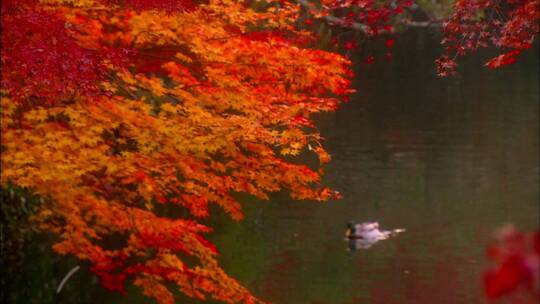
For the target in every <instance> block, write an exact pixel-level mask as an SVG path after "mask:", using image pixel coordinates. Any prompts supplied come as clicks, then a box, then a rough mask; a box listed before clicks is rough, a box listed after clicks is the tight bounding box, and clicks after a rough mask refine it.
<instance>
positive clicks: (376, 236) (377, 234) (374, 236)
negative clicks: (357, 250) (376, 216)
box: [345, 221, 405, 248]
mask: <svg viewBox="0 0 540 304" xmlns="http://www.w3.org/2000/svg"><path fill="white" fill-rule="evenodd" d="M404 231H405V229H394V230H380V229H379V222H364V223H359V224H355V223H353V222H352V221H349V222H348V223H347V229H346V230H345V238H346V240H349V241H358V242H360V243H362V244H361V245H362V246H360V247H362V248H369V247H371V245H373V244H375V243H376V242H378V241H380V240H386V239H388V238H390V237H393V236H396V235H398V234H399V233H401V232H404Z"/></svg>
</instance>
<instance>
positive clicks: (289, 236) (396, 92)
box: [19, 31, 539, 304]
mask: <svg viewBox="0 0 540 304" xmlns="http://www.w3.org/2000/svg"><path fill="white" fill-rule="evenodd" d="M438 39H439V38H438V37H436V36H435V35H433V34H430V33H428V32H425V31H411V32H409V33H406V34H403V35H402V36H400V37H398V38H397V42H396V49H395V51H394V59H393V61H391V62H387V63H382V62H381V63H380V64H379V63H378V64H375V65H374V66H370V67H366V66H363V65H358V66H357V70H356V73H357V74H358V77H357V79H356V80H355V87H356V88H358V90H359V92H358V94H356V95H355V96H354V97H353V98H352V100H351V102H349V103H347V104H344V105H343V106H342V108H341V109H340V110H339V111H338V112H336V113H331V114H325V115H321V116H320V117H318V121H319V126H320V129H321V131H322V134H323V135H324V136H325V137H326V146H327V148H328V150H329V152H330V153H331V154H332V156H333V160H332V162H331V164H330V165H329V166H328V167H327V168H326V172H327V175H326V177H325V184H326V185H328V186H331V187H333V188H334V189H336V190H339V191H340V192H341V193H342V194H343V196H344V199H343V200H340V201H335V202H330V203H323V204H321V203H315V202H297V201H292V200H290V199H288V198H286V196H284V195H276V196H275V197H274V198H273V199H272V201H270V202H255V201H250V200H246V203H245V204H244V205H245V211H246V215H247V217H246V220H245V221H243V222H240V223H236V222H232V221H231V220H229V219H228V218H227V217H226V216H224V215H219V216H218V217H217V218H216V219H214V222H212V225H213V226H214V227H215V228H216V233H215V234H214V235H213V236H212V240H213V241H214V242H215V243H216V244H217V246H218V248H219V249H220V252H221V258H220V261H221V263H222V265H223V267H224V268H225V270H226V271H228V273H229V274H231V275H232V276H233V277H236V278H237V279H238V280H240V281H241V282H243V283H244V284H245V285H246V286H248V287H249V288H250V290H252V292H253V293H254V294H256V295H257V296H259V297H260V298H262V299H264V300H268V301H271V302H274V303H283V304H303V303H313V304H315V303H319V304H322V303H329V304H334V303H340V304H341V303H343V304H352V303H380V304H393V303H396V304H398V303H399V304H407V303H420V304H421V303H434V302H437V303H438V304H444V303H448V304H460V303H464V304H465V303H467V304H468V303H483V302H484V300H483V293H482V287H481V273H482V271H483V269H485V267H486V265H487V264H486V259H485V254H484V252H485V245H486V244H487V243H488V241H489V239H490V235H491V234H492V232H493V231H494V230H495V229H497V228H498V227H500V226H501V225H503V224H505V223H508V222H510V223H515V224H516V225H517V226H518V227H520V228H522V229H527V230H529V229H533V228H535V227H538V225H539V215H538V213H539V188H538V182H539V157H538V151H539V117H538V116H539V88H538V81H539V79H538V78H539V76H538V75H539V71H538V55H537V50H533V51H530V52H529V53H528V54H527V56H525V57H524V58H522V61H520V62H519V63H518V64H516V65H514V66H512V67H509V68H506V69H503V70H499V71H492V70H486V69H484V68H482V67H481V65H482V61H481V60H480V59H481V58H484V59H485V58H486V57H485V56H483V55H482V54H480V55H478V56H477V57H475V56H473V57H474V58H471V59H469V60H468V61H467V62H464V63H463V64H462V68H461V70H460V73H461V74H460V75H461V76H458V77H455V78H451V79H440V78H438V77H436V76H435V71H434V64H433V60H434V59H435V58H436V57H437V56H438V54H439V51H440V50H439V46H438V43H439V40H438ZM353 57H354V55H353ZM348 220H354V221H367V220H376V221H379V222H380V224H381V226H382V227H383V228H388V229H393V228H405V229H407V232H405V233H403V234H401V235H399V236H398V237H397V238H394V239H390V240H386V241H381V242H379V243H377V244H375V245H374V246H373V247H371V248H369V249H368V250H357V251H349V250H348V244H347V242H345V241H344V239H343V236H344V230H345V223H346V222H347V221H348ZM36 252H38V251H36ZM39 257H45V258H47V260H46V261H48V262H47V263H55V265H56V266H53V265H47V264H44V262H39V260H37V259H38V258H39ZM35 258H36V262H35V263H34V264H32V263H30V264H28V263H27V264H25V265H27V266H25V267H24V270H22V271H26V272H27V274H26V277H28V278H33V279H32V282H26V284H27V287H32V286H33V287H32V288H28V289H25V290H31V293H32V294H29V295H28V299H32V300H28V301H24V300H23V301H20V302H19V303H44V302H42V301H39V298H42V299H45V298H47V299H49V294H50V291H51V290H54V288H55V285H54V284H53V281H56V282H58V281H59V280H60V279H61V278H62V276H63V275H64V274H65V273H66V272H67V271H68V270H69V269H70V268H71V267H73V266H74V265H75V264H76V263H75V261H67V262H66V261H65V260H60V259H59V258H57V257H51V256H49V257H47V256H42V255H41V256H39V255H38V256H37V257H35ZM56 263H58V264H56ZM28 265H30V266H28ZM50 266H53V267H52V268H53V269H52V270H51V267H50ZM39 280H43V281H46V282H48V283H47V284H49V285H50V286H48V287H42V288H41V289H40V288H39V286H43V284H42V283H39V282H38V281H39ZM19 298H20V297H19ZM88 299H91V300H90V302H88V301H89V300H88ZM53 302H54V303H60V302H62V303H86V302H88V303H148V301H147V299H146V298H143V297H141V296H139V295H138V291H137V290H136V289H133V292H132V293H130V296H129V297H127V298H122V297H120V296H118V295H110V294H108V293H107V292H106V291H103V290H102V289H101V288H99V287H98V286H97V285H96V282H95V281H93V280H92V279H91V276H90V275H89V274H88V273H87V272H85V271H84V270H82V271H80V272H79V273H77V274H76V275H75V276H74V277H73V278H72V279H71V280H70V282H69V284H68V285H66V288H65V291H63V296H62V297H60V298H57V299H55V300H54V301H53ZM181 303H195V302H194V301H193V300H185V301H182V302H181Z"/></svg>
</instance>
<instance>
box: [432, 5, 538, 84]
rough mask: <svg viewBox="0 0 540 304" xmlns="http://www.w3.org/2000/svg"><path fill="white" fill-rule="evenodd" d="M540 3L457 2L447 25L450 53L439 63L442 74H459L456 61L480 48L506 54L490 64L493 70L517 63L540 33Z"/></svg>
mask: <svg viewBox="0 0 540 304" xmlns="http://www.w3.org/2000/svg"><path fill="white" fill-rule="evenodd" d="M539 5H540V1H538V0H457V1H456V2H455V4H454V10H453V13H452V15H451V16H450V18H449V19H448V20H447V21H446V22H445V24H444V29H443V33H444V39H443V41H442V42H443V44H444V45H446V54H445V55H443V56H442V57H441V58H439V59H438V60H437V68H438V71H439V75H441V76H447V75H451V74H455V70H456V67H457V63H456V60H457V59H458V58H459V57H462V56H464V55H465V54H467V53H470V52H474V51H476V50H478V49H480V48H485V47H488V46H495V47H497V48H501V49H503V50H504V52H503V53H502V54H500V55H498V56H496V57H494V58H492V59H490V60H489V61H488V62H486V66H487V67H489V68H499V67H502V66H505V65H508V64H512V63H515V62H516V61H517V58H518V56H519V55H520V54H521V53H522V52H523V51H524V50H527V49H529V48H530V47H531V46H532V44H533V42H534V39H535V37H536V35H537V34H538V31H539V23H538V22H539V19H540V8H539Z"/></svg>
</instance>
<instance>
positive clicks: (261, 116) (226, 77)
mask: <svg viewBox="0 0 540 304" xmlns="http://www.w3.org/2000/svg"><path fill="white" fill-rule="evenodd" d="M299 9H300V8H299V6H297V5H295V4H294V3H291V2H288V1H273V2H268V3H267V4H266V5H265V6H264V7H258V8H257V9H254V8H252V7H251V6H250V5H249V4H248V3H244V2H239V1H231V0H212V1H208V2H205V3H196V2H191V1H188V0H182V1H172V0H170V1H163V0H161V1H158V0H155V1H150V0H148V1H136V0H132V1H107V0H103V1H92V0H80V1H68V0H43V1H32V0H25V1H13V0H8V1H3V2H2V28H3V29H4V30H3V31H2V37H1V39H2V65H3V69H2V98H1V106H2V113H1V115H2V116H1V118H2V120H1V131H2V158H1V164H2V175H1V178H2V185H8V184H14V185H17V186H19V187H26V188H28V189H31V190H32V191H33V192H34V193H35V194H37V195H40V196H42V197H43V198H45V199H44V201H43V203H42V204H41V205H40V208H39V212H38V214H37V215H36V216H35V217H34V220H35V221H37V222H38V223H40V227H41V228H42V229H44V230H47V231H52V232H54V233H56V234H57V235H58V236H59V237H60V240H59V241H58V243H56V244H55V245H54V250H55V251H56V252H58V253H60V254H64V255H65V254H69V255H74V256H76V257H77V258H79V259H81V260H85V261H87V262H88V263H89V264H90V267H91V270H92V271H93V272H94V273H95V274H96V275H97V276H98V277H99V278H100V281H101V283H102V285H103V286H104V287H106V288H108V289H110V290H113V291H118V292H125V291H124V288H125V284H126V283H127V282H132V283H133V284H135V285H137V286H140V287H141V288H142V290H143V293H144V294H146V295H148V296H151V297H154V298H155V299H156V300H157V301H158V302H160V303H173V301H174V297H173V294H172V292H171V290H169V288H168V287H167V286H172V285H176V288H177V289H179V290H180V291H181V292H183V293H184V294H186V295H188V296H191V297H197V298H200V299H205V298H207V297H213V298H215V299H218V300H222V301H226V302H246V303H253V302H257V301H259V300H257V299H256V298H255V297H254V296H252V295H251V294H250V292H249V291H248V290H246V289H245V288H244V287H243V286H241V285H240V284H239V283H238V282H237V281H235V280H234V279H233V278H230V277H229V276H228V275H227V274H226V273H225V272H224V271H223V270H222V269H221V268H220V267H219V265H218V263H217V250H216V248H215V247H214V246H213V245H212V244H211V243H209V242H208V241H207V240H206V239H205V237H204V236H203V235H204V234H205V233H208V232H209V231H210V228H209V227H207V226H204V225H201V224H200V223H199V222H198V221H199V219H201V218H204V217H207V216H208V215H209V205H210V204H216V205H218V206H220V207H221V208H222V209H223V210H225V211H226V212H227V213H228V214H229V215H230V216H231V217H232V218H233V219H235V220H239V219H242V217H243V214H242V211H241V206H240V204H239V202H238V201H237V199H235V197H234V194H235V193H238V192H244V193H249V194H251V195H253V196H256V197H259V198H262V199H268V195H269V193H271V192H275V191H279V190H288V191H289V192H290V194H291V196H292V197H293V198H296V199H312V200H319V201H324V200H327V199H329V198H331V197H337V196H338V195H339V194H338V193H336V192H333V191H332V190H330V189H327V188H322V187H320V186H317V184H318V182H319V180H320V175H321V174H322V169H316V168H315V169H313V168H310V167H308V166H306V165H303V164H297V163H294V162H293V161H291V160H290V159H289V160H286V159H285V158H286V157H287V158H290V157H294V156H295V155H298V154H299V153H300V152H301V151H303V150H311V151H313V152H315V153H316V154H317V155H318V156H319V159H320V162H321V164H324V163H326V162H328V161H329V156H328V154H327V153H326V152H325V150H324V148H323V147H322V146H321V144H320V141H321V137H320V135H319V134H318V133H317V132H316V130H315V129H314V128H313V127H314V126H313V123H312V122H311V120H310V116H311V115H312V114H313V113H317V112H321V111H332V110H334V109H336V106H337V104H338V103H339V100H340V98H342V97H343V96H345V95H347V94H348V93H350V90H349V80H348V78H349V76H350V71H349V70H348V66H349V61H348V60H347V59H345V58H344V57H342V56H340V55H338V54H333V53H329V52H325V51H320V50H316V49H313V48H310V47H309V46H310V43H311V42H313V40H314V38H313V35H312V33H311V32H309V31H306V30H300V29H297V28H296V27H295V22H296V20H297V18H298V14H299ZM166 206H169V207H166ZM166 208H169V209H171V208H172V210H173V212H164V209H166ZM174 210H176V211H174ZM182 210H187V211H188V213H187V214H186V213H185V212H183V211H182ZM173 215H176V216H173ZM113 240H114V241H113ZM171 284H172V285H171Z"/></svg>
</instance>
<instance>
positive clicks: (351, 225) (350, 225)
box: [345, 221, 356, 238]
mask: <svg viewBox="0 0 540 304" xmlns="http://www.w3.org/2000/svg"><path fill="white" fill-rule="evenodd" d="M355 232H356V231H355V227H354V223H353V222H351V221H348V222H347V227H346V230H345V237H348V238H351V237H352V236H353V235H354V233H355Z"/></svg>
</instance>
